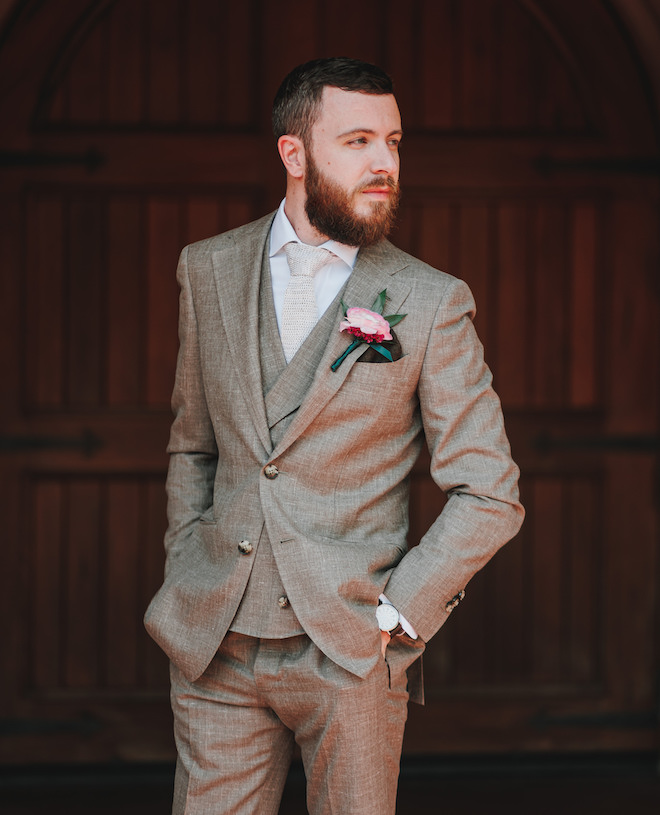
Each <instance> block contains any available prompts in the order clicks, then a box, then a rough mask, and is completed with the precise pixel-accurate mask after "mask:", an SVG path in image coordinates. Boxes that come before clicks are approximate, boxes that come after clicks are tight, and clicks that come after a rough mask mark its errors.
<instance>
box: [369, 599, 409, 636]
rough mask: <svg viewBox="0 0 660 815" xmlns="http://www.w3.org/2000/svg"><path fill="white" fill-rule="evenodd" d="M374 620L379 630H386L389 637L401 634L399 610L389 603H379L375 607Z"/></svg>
mask: <svg viewBox="0 0 660 815" xmlns="http://www.w3.org/2000/svg"><path fill="white" fill-rule="evenodd" d="M376 620H378V627H379V628H380V630H381V631H386V632H387V633H388V634H389V635H390V637H394V636H396V635H397V634H403V626H402V625H401V618H400V616H399V612H398V611H397V610H396V609H395V608H394V606H393V605H391V604H390V603H379V604H378V606H377V607H376Z"/></svg>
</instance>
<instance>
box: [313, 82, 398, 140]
mask: <svg viewBox="0 0 660 815" xmlns="http://www.w3.org/2000/svg"><path fill="white" fill-rule="evenodd" d="M400 129H401V115H400V113H399V106H398V105H397V103H396V99H395V98H394V96H393V95H392V94H391V93H386V94H374V93H362V92H360V91H343V90H341V88H334V87H328V86H326V87H325V88H323V96H322V98H321V113H320V115H319V118H318V119H317V121H316V123H315V124H314V128H313V130H314V131H315V132H324V133H325V134H326V135H333V134H339V133H346V132H349V131H354V130H373V131H375V132H383V133H392V132H394V131H397V130H400Z"/></svg>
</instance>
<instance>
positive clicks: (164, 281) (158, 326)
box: [146, 197, 182, 407]
mask: <svg viewBox="0 0 660 815" xmlns="http://www.w3.org/2000/svg"><path fill="white" fill-rule="evenodd" d="M181 225H182V214H181V204H180V203H179V201H178V200H177V199H176V198H170V197H161V198H159V197H154V198H152V199H151V200H150V202H149V206H148V214H147V229H148V237H147V247H148V259H149V260H148V269H147V325H146V330H147V336H146V348H147V376H146V402H147V404H148V405H152V406H161V407H162V406H168V405H169V403H170V396H171V392H172V383H173V382H174V369H175V366H176V357H177V351H178V336H177V323H178V311H179V308H178V304H179V290H178V286H177V283H176V277H175V274H174V270H175V269H176V263H177V258H178V256H179V253H180V251H181V248H182V240H181V237H182V235H181Z"/></svg>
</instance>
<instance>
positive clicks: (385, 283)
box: [274, 241, 410, 455]
mask: <svg viewBox="0 0 660 815" xmlns="http://www.w3.org/2000/svg"><path fill="white" fill-rule="evenodd" d="M406 265H407V263H406V262H405V256H403V255H401V254H399V253H396V254H395V253H394V252H393V249H392V247H391V244H389V243H388V242H387V241H385V242H383V243H381V244H378V245H377V246H375V247H368V248H367V249H362V250H360V254H359V255H358V259H357V262H356V264H355V268H354V269H353V272H352V274H351V276H350V277H349V279H348V282H347V284H346V288H345V289H344V292H343V294H342V297H341V299H342V300H343V301H344V303H345V304H346V305H347V306H348V307H349V308H350V307H351V306H360V307H362V308H368V309H370V308H371V307H372V305H373V304H374V301H375V300H376V298H377V297H378V295H379V293H380V292H381V291H382V290H383V289H387V300H386V302H385V310H384V312H383V313H384V314H395V313H397V312H398V311H399V309H400V308H401V307H402V305H403V303H404V301H405V299H406V297H407V296H408V294H409V292H410V285H409V284H408V283H407V282H405V281H401V280H397V278H396V273H397V272H398V271H400V270H401V269H402V268H404V267H405V266H406ZM342 317H343V312H342V308H341V304H339V305H338V306H337V307H335V328H334V329H332V330H331V334H330V340H329V342H328V344H327V346H326V348H325V351H324V352H323V354H322V356H321V358H320V361H319V364H318V367H317V368H316V371H315V375H314V380H313V382H312V383H311V385H310V387H309V390H308V391H307V394H306V396H305V398H304V400H303V402H302V404H301V405H300V409H299V411H298V414H297V415H296V417H295V419H294V420H293V421H292V423H291V425H290V427H289V429H288V430H287V431H286V433H285V434H284V436H283V438H282V439H281V441H280V443H279V444H278V445H277V447H276V449H275V451H274V452H275V454H278V455H279V454H280V453H282V452H283V451H284V450H285V449H286V448H287V447H288V446H289V445H290V444H291V443H292V442H293V441H294V440H295V439H296V438H297V437H298V436H299V435H300V434H301V433H302V432H303V431H304V430H305V428H307V427H308V426H309V424H310V422H311V421H312V420H313V419H314V418H315V417H316V416H317V415H318V413H319V412H320V411H321V410H322V409H323V407H324V406H325V405H326V404H327V403H328V401H329V400H330V399H331V398H332V397H333V396H334V394H335V393H336V392H337V391H338V390H339V388H340V387H341V386H342V385H343V383H344V381H345V380H346V377H347V376H348V374H349V373H350V371H351V369H352V367H353V365H354V364H355V363H356V361H357V360H358V359H359V358H360V356H361V355H362V354H363V353H364V352H365V351H366V349H367V347H368V346H367V345H366V344H364V345H362V346H360V347H358V348H356V349H355V351H353V352H352V353H351V354H349V355H348V357H346V359H345V360H344V361H343V362H342V364H341V365H340V366H339V368H338V369H337V370H336V371H332V370H331V369H330V366H331V365H332V363H333V362H334V361H335V360H336V359H338V357H340V356H341V355H342V353H343V352H344V351H345V350H346V348H347V347H348V346H349V345H350V338H348V337H347V335H346V334H342V333H340V331H339V323H340V322H341V319H342Z"/></svg>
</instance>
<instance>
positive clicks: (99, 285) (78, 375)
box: [65, 197, 107, 407]
mask: <svg viewBox="0 0 660 815" xmlns="http://www.w3.org/2000/svg"><path fill="white" fill-rule="evenodd" d="M68 214H69V224H68V247H67V254H68V258H67V260H68V263H67V266H68V268H67V271H68V276H67V280H66V283H65V285H66V292H65V297H66V309H67V317H66V343H67V347H66V357H67V373H68V376H67V397H68V401H69V404H70V405H71V406H72V407H97V406H99V405H100V404H101V381H102V376H103V365H102V361H103V354H104V350H105V349H104V343H105V332H106V330H107V326H106V323H105V320H104V319H103V316H104V315H103V311H102V298H103V291H104V288H105V271H106V269H105V261H104V254H105V240H104V238H105V235H104V234H103V227H104V221H105V217H106V213H105V211H104V207H103V205H102V203H101V201H100V200H99V199H97V198H96V197H83V198H74V199H73V200H71V202H70V205H69V208H68Z"/></svg>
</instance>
